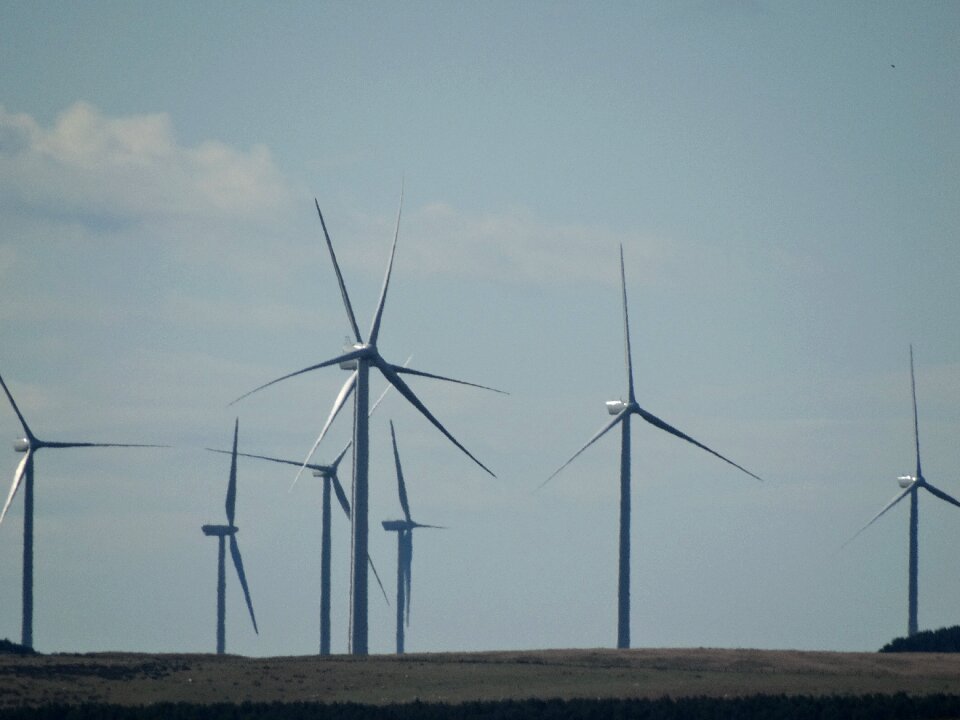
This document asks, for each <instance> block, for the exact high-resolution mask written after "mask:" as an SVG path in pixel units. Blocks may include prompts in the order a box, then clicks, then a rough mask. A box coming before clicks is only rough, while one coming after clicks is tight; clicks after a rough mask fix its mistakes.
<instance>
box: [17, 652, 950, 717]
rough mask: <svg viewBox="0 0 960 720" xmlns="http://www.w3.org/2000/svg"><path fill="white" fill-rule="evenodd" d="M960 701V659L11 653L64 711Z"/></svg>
mask: <svg viewBox="0 0 960 720" xmlns="http://www.w3.org/2000/svg"><path fill="white" fill-rule="evenodd" d="M895 693H907V694H909V695H912V696H922V695H935V694H938V693H940V694H946V695H960V655H957V654H936V653H897V654H880V653H828V652H800V651H766V650H713V649H690V650H625V651H620V650H547V651H538V652H488V653H464V654H454V653H443V654H439V653H438V654H423V655H406V656H403V657H396V656H392V655H390V656H387V655H385V656H371V657H368V658H353V657H349V656H334V657H330V658H320V657H314V656H308V657H278V658H244V657H238V656H230V655H228V656H220V657H218V656H215V655H140V654H118V653H96V654H87V655H65V654H58V655H0V709H3V708H16V707H37V706H43V705H47V706H49V705H52V704H66V705H79V704H83V703H106V704H112V705H143V704H153V703H161V702H177V703H191V704H212V703H241V702H257V703H270V702H284V703H293V702H311V703H313V702H322V703H345V702H353V703H361V704H364V705H388V704H396V703H411V702H415V701H421V702H426V703H437V702H442V703H466V702H472V701H500V700H505V699H512V700H525V699H529V698H541V699H547V698H559V699H565V700H569V699H575V698H589V699H595V698H619V699H629V698H661V697H664V696H669V697H672V698H693V697H701V696H703V697H713V698H723V697H748V696H752V695H758V694H762V695H781V694H786V695H805V696H813V697H820V696H823V697H826V696H835V695H841V696H861V695H869V694H883V695H893V694H895Z"/></svg>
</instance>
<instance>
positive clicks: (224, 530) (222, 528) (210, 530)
mask: <svg viewBox="0 0 960 720" xmlns="http://www.w3.org/2000/svg"><path fill="white" fill-rule="evenodd" d="M200 529H201V530H203V534H204V535H210V536H212V537H226V536H228V535H236V534H237V530H239V529H240V528H238V527H237V526H236V525H204V526H202V527H201V528H200Z"/></svg>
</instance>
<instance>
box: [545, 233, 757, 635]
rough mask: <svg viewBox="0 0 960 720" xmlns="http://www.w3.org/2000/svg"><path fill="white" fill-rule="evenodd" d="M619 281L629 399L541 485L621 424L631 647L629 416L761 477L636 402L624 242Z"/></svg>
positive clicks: (620, 619)
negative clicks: (621, 297)
mask: <svg viewBox="0 0 960 720" xmlns="http://www.w3.org/2000/svg"><path fill="white" fill-rule="evenodd" d="M620 284H621V288H622V291H623V334H624V339H625V345H626V350H625V353H626V364H627V401H626V402H624V401H623V400H610V401H608V402H607V412H608V413H610V414H611V415H613V416H614V418H613V419H612V420H610V421H609V422H608V423H607V424H606V425H604V426H603V427H602V428H600V430H599V431H598V432H597V433H596V434H595V435H594V436H593V437H592V438H590V440H588V441H587V444H586V445H584V446H583V447H582V448H580V449H579V450H577V452H575V453H574V454H573V457H571V458H570V459H569V460H567V461H566V462H565V463H564V464H563V465H561V466H560V467H559V468H557V469H556V470H555V471H554V472H553V474H552V475H551V476H550V477H548V478H547V479H546V480H545V481H544V482H543V483H541V485H540V487H543V486H544V485H546V484H547V483H548V482H550V480H552V479H553V478H554V477H555V476H556V475H557V474H558V473H559V472H560V471H561V470H563V469H564V468H565V467H567V465H569V464H570V463H571V462H573V461H574V459H576V458H577V456H579V455H580V453H582V452H583V451H584V450H586V449H587V448H588V447H590V446H591V445H593V443H595V442H596V441H597V440H599V439H600V438H601V437H602V436H603V435H605V434H606V433H607V432H608V431H609V430H611V429H613V428H614V427H615V426H616V425H618V424H619V425H620V564H619V579H618V583H617V587H618V595H617V647H618V648H628V647H630V416H631V415H639V416H640V417H641V418H642V419H643V420H645V421H646V422H648V423H650V424H651V425H653V426H654V427H655V428H659V429H660V430H664V431H665V432H668V433H670V434H671V435H674V436H676V437H678V438H680V439H681V440H686V441H687V442H688V443H691V444H692V445H696V446H697V447H698V448H700V449H701V450H706V451H707V452H708V453H710V454H711V455H713V456H715V457H717V458H720V459H721V460H723V461H724V462H725V463H728V464H730V465H733V467H735V468H737V469H738V470H742V471H743V472H745V473H746V474H747V475H749V476H750V477H753V478H756V479H757V480H761V478H760V477H758V476H756V475H754V474H753V473H752V472H750V471H749V470H747V469H746V468H743V467H741V466H740V465H737V464H736V463H735V462H733V461H732V460H730V459H728V458H725V457H724V456H723V455H721V454H720V453H718V452H716V451H714V450H711V449H710V448H708V447H707V446H706V445H704V444H702V443H700V442H697V441H696V440H694V439H693V438H692V437H690V436H689V435H686V434H685V433H682V432H681V431H679V430H677V429H676V428H675V427H673V426H672V425H669V424H667V423H666V422H664V421H663V420H661V419H660V418H658V417H657V416H656V415H653V414H652V413H650V412H647V411H646V410H644V409H643V408H642V407H640V405H639V404H637V399H636V395H635V393H634V386H633V358H632V355H631V351H630V321H629V317H628V314H627V280H626V272H625V271H624V267H623V245H621V246H620Z"/></svg>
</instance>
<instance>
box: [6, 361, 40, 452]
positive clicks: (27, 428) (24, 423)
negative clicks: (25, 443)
mask: <svg viewBox="0 0 960 720" xmlns="http://www.w3.org/2000/svg"><path fill="white" fill-rule="evenodd" d="M0 386H2V387H3V392H5V393H6V395H7V400H9V401H10V405H11V407H13V411H14V412H15V413H16V414H17V418H19V420H20V425H21V427H22V428H23V434H24V435H26V436H27V438H28V439H30V440H35V439H36V436H35V435H34V434H33V433H32V432H31V431H30V426H29V425H27V421H26V419H25V418H24V417H23V413H22V412H20V408H19V407H17V401H16V400H14V399H13V395H12V394H11V393H10V389H9V388H8V387H7V384H6V383H5V382H4V381H3V376H0Z"/></svg>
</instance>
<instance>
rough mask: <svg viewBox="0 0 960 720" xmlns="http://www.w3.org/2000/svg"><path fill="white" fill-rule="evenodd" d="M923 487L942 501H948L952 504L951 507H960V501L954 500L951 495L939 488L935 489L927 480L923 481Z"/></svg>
mask: <svg viewBox="0 0 960 720" xmlns="http://www.w3.org/2000/svg"><path fill="white" fill-rule="evenodd" d="M923 486H924V487H925V488H926V489H927V490H929V491H930V492H931V493H933V494H934V495H935V496H936V497H938V498H940V499H941V500H946V501H947V502H948V503H950V504H951V505H956V506H957V507H960V502H958V501H957V500H955V499H954V498H952V497H950V496H949V495H947V494H946V493H945V492H944V491H943V490H940V489H939V488H935V487H934V486H933V485H931V484H930V483H928V482H927V481H926V480H924V481H923Z"/></svg>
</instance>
